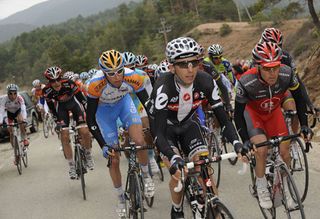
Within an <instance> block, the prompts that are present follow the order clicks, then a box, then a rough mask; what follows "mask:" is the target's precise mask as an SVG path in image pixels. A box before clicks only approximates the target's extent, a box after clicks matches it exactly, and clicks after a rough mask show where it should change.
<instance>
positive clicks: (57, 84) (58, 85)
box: [51, 80, 61, 91]
mask: <svg viewBox="0 0 320 219" xmlns="http://www.w3.org/2000/svg"><path fill="white" fill-rule="evenodd" d="M51 86H52V88H53V89H54V90H56V91H59V90H60V89H61V82H60V80H55V81H52V82H51Z"/></svg>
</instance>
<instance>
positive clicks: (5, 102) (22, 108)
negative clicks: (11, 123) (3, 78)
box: [0, 94, 27, 123]
mask: <svg viewBox="0 0 320 219" xmlns="http://www.w3.org/2000/svg"><path fill="white" fill-rule="evenodd" d="M6 111H7V116H8V117H9V119H12V120H13V119H15V118H16V117H17V115H18V114H19V112H21V115H22V118H23V120H26V119H27V111H26V105H25V102H24V99H23V97H22V96H21V95H19V94H17V97H16V99H15V100H13V101H11V100H10V99H9V97H8V96H5V97H4V98H2V99H1V102H0V123H2V122H3V118H4V117H5V113H6Z"/></svg>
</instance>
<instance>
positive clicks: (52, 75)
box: [44, 66, 62, 80]
mask: <svg viewBox="0 0 320 219" xmlns="http://www.w3.org/2000/svg"><path fill="white" fill-rule="evenodd" d="M61 75H62V70H61V68H59V67H57V66H53V67H50V68H48V69H47V70H46V71H45V72H44V76H45V77H46V78H47V79H48V80H56V79H59V78H61Z"/></svg>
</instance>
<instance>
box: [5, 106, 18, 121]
mask: <svg viewBox="0 0 320 219" xmlns="http://www.w3.org/2000/svg"><path fill="white" fill-rule="evenodd" d="M20 113H21V108H19V109H18V110H17V111H16V112H15V113H11V112H9V111H7V117H8V123H13V122H14V121H16V119H17V116H18V115H19V114H20Z"/></svg>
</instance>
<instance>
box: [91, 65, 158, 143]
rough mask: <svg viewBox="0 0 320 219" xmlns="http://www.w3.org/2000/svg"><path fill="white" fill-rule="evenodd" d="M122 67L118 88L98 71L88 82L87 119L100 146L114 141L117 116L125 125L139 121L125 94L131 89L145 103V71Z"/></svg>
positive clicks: (148, 86)
mask: <svg viewBox="0 0 320 219" xmlns="http://www.w3.org/2000/svg"><path fill="white" fill-rule="evenodd" d="M124 69H125V72H124V76H123V82H122V84H121V86H120V87H119V88H117V87H114V86H113V85H112V84H111V83H109V82H108V80H107V78H106V76H105V74H104V73H103V72H102V71H98V72H97V73H96V74H95V75H94V77H93V78H92V79H91V80H90V82H89V84H88V109H87V114H88V116H87V123H88V126H89V128H90V131H91V133H92V134H93V136H94V137H95V139H96V140H97V141H98V143H99V145H100V147H101V148H102V147H103V146H104V145H105V144H106V143H107V144H108V145H109V146H113V145H115V144H117V141H118V140H117V138H118V136H117V128H116V120H117V118H118V117H120V120H121V122H122V123H123V124H125V126H126V127H127V128H128V127H130V126H131V125H132V124H141V119H140V117H139V115H138V112H137V109H136V107H135V105H134V103H133V101H132V99H131V98H130V95H129V94H130V93H135V94H136V95H137V97H138V98H139V100H140V102H141V103H142V104H143V105H145V103H146V101H147V100H148V98H149V96H150V93H151V90H152V86H151V82H150V79H149V77H148V75H147V74H146V73H145V72H143V71H138V70H131V69H129V68H124ZM97 122H98V123H97ZM101 130H102V131H101Z"/></svg>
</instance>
